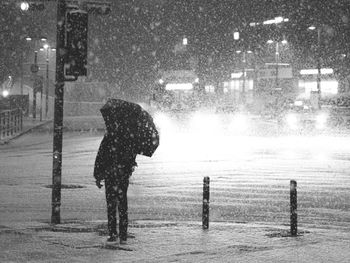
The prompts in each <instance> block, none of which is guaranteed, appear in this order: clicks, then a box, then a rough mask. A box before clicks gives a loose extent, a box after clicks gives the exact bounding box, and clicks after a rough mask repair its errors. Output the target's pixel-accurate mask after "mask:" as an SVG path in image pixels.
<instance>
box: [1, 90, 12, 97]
mask: <svg viewBox="0 0 350 263" xmlns="http://www.w3.org/2000/svg"><path fill="white" fill-rule="evenodd" d="M9 94H10V92H9V91H8V90H6V89H5V90H3V92H2V96H3V97H4V98H6V97H7V96H8V95H9Z"/></svg>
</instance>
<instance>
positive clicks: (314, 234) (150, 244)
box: [0, 220, 350, 263]
mask: <svg viewBox="0 0 350 263" xmlns="http://www.w3.org/2000/svg"><path fill="white" fill-rule="evenodd" d="M106 228H107V226H106V222H104V221H81V222H63V224H60V225H56V226H51V225H50V224H48V223H41V222H29V223H21V224H14V223H12V224H11V223H9V224H6V225H2V226H0V236H1V241H0V249H1V251H2V253H1V255H0V261H1V262H305V263H306V262H308V263H309V262H327V263H330V262H340V263H341V262H344V263H345V262H349V258H350V249H349V248H350V236H349V233H342V232H339V231H338V232H337V231H333V230H325V229H313V228H312V229H310V230H302V229H299V231H300V234H299V235H298V237H290V236H288V228H287V227H282V228H281V227H276V226H271V225H254V224H239V223H218V222H217V223H214V222H213V223H211V224H210V228H209V230H203V229H202V228H201V224H200V222H179V221H177V222H168V221H147V220H143V221H142V220H139V221H134V222H131V223H130V227H129V231H130V233H131V235H132V237H129V239H128V244H127V245H119V244H118V243H116V244H113V243H112V244H108V243H107V242H106Z"/></svg>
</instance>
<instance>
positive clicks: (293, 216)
mask: <svg viewBox="0 0 350 263" xmlns="http://www.w3.org/2000/svg"><path fill="white" fill-rule="evenodd" d="M297 232H298V214H297V182H296V181H295V180H291V181H290V234H291V236H297Z"/></svg>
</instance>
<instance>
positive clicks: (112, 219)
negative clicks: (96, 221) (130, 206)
mask: <svg viewBox="0 0 350 263" xmlns="http://www.w3.org/2000/svg"><path fill="white" fill-rule="evenodd" d="M105 188H106V201H107V219H108V234H109V236H110V238H109V239H110V241H114V240H116V237H117V191H116V190H117V186H116V185H115V183H114V182H112V181H110V180H106V182H105Z"/></svg>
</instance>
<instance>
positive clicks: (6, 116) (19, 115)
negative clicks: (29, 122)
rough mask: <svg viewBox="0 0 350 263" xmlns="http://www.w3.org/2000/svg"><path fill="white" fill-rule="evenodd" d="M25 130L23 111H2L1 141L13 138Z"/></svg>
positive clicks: (0, 123)
mask: <svg viewBox="0 0 350 263" xmlns="http://www.w3.org/2000/svg"><path fill="white" fill-rule="evenodd" d="M22 129H23V112H22V110H21V109H14V110H4V111H0V140H3V139H7V138H11V137H13V136H15V135H16V134H18V133H19V132H21V131H22Z"/></svg>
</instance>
